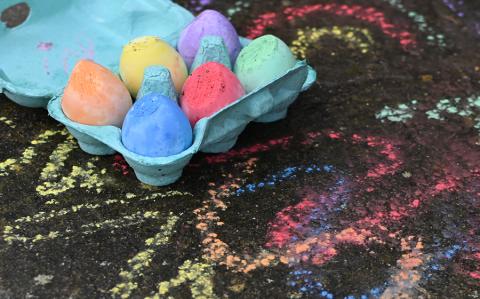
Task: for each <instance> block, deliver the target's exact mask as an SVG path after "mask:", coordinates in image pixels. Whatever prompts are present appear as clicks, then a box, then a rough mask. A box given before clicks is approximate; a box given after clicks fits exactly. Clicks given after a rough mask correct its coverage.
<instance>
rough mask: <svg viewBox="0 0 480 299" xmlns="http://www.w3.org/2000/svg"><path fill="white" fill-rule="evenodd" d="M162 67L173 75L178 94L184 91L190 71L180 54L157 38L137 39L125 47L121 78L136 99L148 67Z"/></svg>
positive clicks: (122, 57) (144, 37)
mask: <svg viewBox="0 0 480 299" xmlns="http://www.w3.org/2000/svg"><path fill="white" fill-rule="evenodd" d="M152 65H161V66H164V67H166V68H167V69H168V70H169V71H170V74H171V75H172V80H173V84H174V85H175V89H176V90H177V92H180V91H181V90H182V86H183V83H184V82H185V80H186V79H187V76H188V70H187V66H186V65H185V62H184V61H183V58H182V57H181V56H180V54H179V53H178V52H177V51H176V50H175V49H174V48H173V47H172V46H170V45H169V44H168V43H167V42H165V41H163V40H161V39H160V38H158V37H156V36H143V37H139V38H136V39H134V40H132V41H131V42H129V43H128V44H126V45H125V46H124V47H123V51H122V56H121V57H120V76H121V78H122V80H123V82H124V83H125V85H126V86H127V88H128V90H129V91H130V93H131V94H132V96H134V97H136V96H137V92H138V90H139V89H140V86H141V85H142V81H143V73H144V70H145V68H146V67H149V66H152Z"/></svg>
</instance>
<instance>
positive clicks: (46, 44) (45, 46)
mask: <svg viewBox="0 0 480 299" xmlns="http://www.w3.org/2000/svg"><path fill="white" fill-rule="evenodd" d="M52 47H53V43H52V42H40V43H38V45H37V49H39V50H40V51H50V49H51V48H52Z"/></svg>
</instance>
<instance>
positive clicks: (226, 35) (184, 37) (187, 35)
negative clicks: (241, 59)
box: [177, 10, 242, 68]
mask: <svg viewBox="0 0 480 299" xmlns="http://www.w3.org/2000/svg"><path fill="white" fill-rule="evenodd" d="M212 35H213V36H219V37H221V38H222V39H223V41H224V43H225V45H226V46H227V49H228V54H229V56H230V60H231V63H232V64H233V63H234V62H235V59H237V56H238V53H240V50H241V49H242V45H241V44H240V39H239V37H238V34H237V31H236V30H235V28H234V27H233V25H232V23H230V21H229V20H228V19H227V18H226V17H225V16H224V15H222V14H221V13H219V12H218V11H215V10H205V11H204V12H202V13H201V14H199V15H198V16H197V17H196V18H195V20H193V22H192V23H190V25H188V26H187V27H186V28H185V29H183V31H182V33H181V34H180V39H179V40H178V44H177V48H178V51H179V52H180V55H182V57H183V59H184V61H185V63H186V64H187V66H188V67H189V68H190V66H191V65H192V63H193V60H194V59H195V55H196V54H197V51H198V48H199V47H200V42H201V40H202V38H203V37H205V36H212Z"/></svg>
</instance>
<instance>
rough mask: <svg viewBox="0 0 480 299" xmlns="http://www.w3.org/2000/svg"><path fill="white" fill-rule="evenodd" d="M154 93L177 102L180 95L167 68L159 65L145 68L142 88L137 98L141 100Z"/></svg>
mask: <svg viewBox="0 0 480 299" xmlns="http://www.w3.org/2000/svg"><path fill="white" fill-rule="evenodd" d="M152 92H156V93H159V94H161V95H164V96H166V97H167V98H169V99H172V100H174V101H175V102H177V97H178V94H177V92H176V90H175V86H174V85H173V82H172V78H171V76H170V71H169V70H168V69H167V68H165V67H163V66H158V65H155V66H149V67H146V68H145V74H144V76H143V82H142V86H141V87H140V90H139V91H138V93H137V98H139V99H141V98H143V97H144V96H145V95H147V94H149V93H152Z"/></svg>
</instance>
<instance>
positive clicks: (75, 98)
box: [62, 60, 132, 127]
mask: <svg viewBox="0 0 480 299" xmlns="http://www.w3.org/2000/svg"><path fill="white" fill-rule="evenodd" d="M131 106H132V98H131V97H130V94H129V92H128V90H127V88H126V87H125V85H124V84H123V82H122V81H121V80H120V79H119V78H118V77H117V76H116V75H115V74H113V73H112V72H111V71H110V70H108V69H107V68H105V67H103V66H101V65H99V64H96V63H95V62H93V61H90V60H80V61H78V63H77V64H76V65H75V67H74V68H73V71H72V74H71V75H70V78H69V80H68V83H67V86H66V87H65V90H64V92H63V96H62V110H63V112H64V113H65V115H66V116H67V117H68V118H70V119H71V120H73V121H75V122H78V123H81V124H84V125H94V126H104V125H113V126H117V127H121V126H122V123H123V119H124V118H125V115H126V114H127V112H128V110H129V109H130V107H131Z"/></svg>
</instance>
